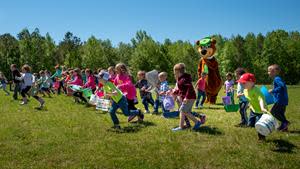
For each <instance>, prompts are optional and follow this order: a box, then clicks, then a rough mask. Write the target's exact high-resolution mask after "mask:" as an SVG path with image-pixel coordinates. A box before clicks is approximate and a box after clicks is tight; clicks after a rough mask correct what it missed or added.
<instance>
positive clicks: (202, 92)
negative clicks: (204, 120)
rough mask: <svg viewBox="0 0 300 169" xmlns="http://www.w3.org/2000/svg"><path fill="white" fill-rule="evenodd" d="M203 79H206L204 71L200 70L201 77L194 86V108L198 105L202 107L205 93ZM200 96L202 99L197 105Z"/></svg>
mask: <svg viewBox="0 0 300 169" xmlns="http://www.w3.org/2000/svg"><path fill="white" fill-rule="evenodd" d="M205 79H206V73H205V72H202V74H201V78H200V79H199V80H198V81H197V83H196V86H195V88H197V99H196V105H195V108H196V109H198V108H199V107H200V108H203V103H204V101H205V99H206V93H205V82H206V81H205ZM201 97H202V100H201V102H200V105H199V101H200V98H201Z"/></svg>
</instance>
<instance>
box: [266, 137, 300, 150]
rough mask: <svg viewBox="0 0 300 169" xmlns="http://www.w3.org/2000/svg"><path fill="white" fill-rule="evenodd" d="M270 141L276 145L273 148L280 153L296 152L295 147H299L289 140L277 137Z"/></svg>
mask: <svg viewBox="0 0 300 169" xmlns="http://www.w3.org/2000/svg"><path fill="white" fill-rule="evenodd" d="M270 142H273V143H274V144H275V147H274V148H272V149H271V150H272V151H274V152H278V153H294V152H293V149H294V148H297V146H295V145H294V144H293V143H291V142H289V141H287V140H281V139H276V140H271V141H270Z"/></svg>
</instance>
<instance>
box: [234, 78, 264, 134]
mask: <svg viewBox="0 0 300 169" xmlns="http://www.w3.org/2000/svg"><path fill="white" fill-rule="evenodd" d="M255 81H256V79H255V76H254V75H253V74H251V73H245V74H243V75H242V76H241V78H240V79H239V80H238V81H237V82H238V83H241V84H242V85H243V87H244V95H245V97H246V98H247V100H248V101H249V103H250V116H249V122H248V126H249V127H254V126H255V123H256V122H257V121H258V120H259V119H260V118H261V116H262V115H263V113H267V112H268V110H267V109H266V101H265V96H264V95H263V94H262V93H261V91H260V89H259V88H258V87H256V86H255ZM258 139H259V140H265V136H263V135H261V134H259V133H258Z"/></svg>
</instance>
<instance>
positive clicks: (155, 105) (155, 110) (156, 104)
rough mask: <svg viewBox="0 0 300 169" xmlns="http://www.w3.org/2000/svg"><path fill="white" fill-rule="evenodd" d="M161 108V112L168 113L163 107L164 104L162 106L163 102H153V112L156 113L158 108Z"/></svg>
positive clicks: (157, 100)
mask: <svg viewBox="0 0 300 169" xmlns="http://www.w3.org/2000/svg"><path fill="white" fill-rule="evenodd" d="M159 107H161V108H162V112H163V113H165V112H169V110H166V109H165V107H164V104H163V101H160V100H159V99H156V100H155V103H154V112H158V108H159Z"/></svg>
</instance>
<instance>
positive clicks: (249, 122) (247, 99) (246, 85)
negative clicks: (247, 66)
mask: <svg viewBox="0 0 300 169" xmlns="http://www.w3.org/2000/svg"><path fill="white" fill-rule="evenodd" d="M280 72H281V69H280V67H279V66H278V65H277V64H274V65H271V66H269V67H268V74H269V77H270V78H272V79H274V81H273V89H270V90H269V93H271V94H272V95H273V98H274V105H273V106H272V108H271V111H268V108H267V104H266V101H265V96H264V95H263V93H262V92H261V90H260V89H259V88H258V87H257V86H256V85H255V82H256V78H255V75H254V74H251V73H246V72H245V70H244V69H243V68H238V69H236V71H235V75H236V77H237V79H238V80H237V82H238V86H237V97H238V99H239V106H240V115H241V122H240V123H239V124H237V126H240V127H254V126H255V123H256V122H257V121H258V120H259V119H260V118H261V117H262V115H263V114H264V113H271V114H272V115H273V116H274V117H275V118H276V119H277V120H278V121H280V122H281V125H280V126H279V127H278V128H277V129H278V130H279V131H287V130H288V125H289V121H288V120H287V119H286V116H285V111H286V106H287V105H288V93H287V87H286V84H285V82H284V81H283V80H282V79H281V77H280ZM228 80H229V79H228ZM248 105H249V106H250V114H249V118H248V117H247V112H246V110H247V107H248ZM258 139H259V140H265V136H264V135H262V134H260V133H258Z"/></svg>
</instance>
